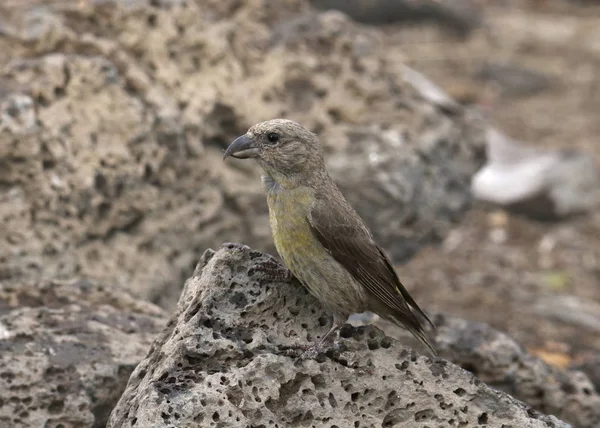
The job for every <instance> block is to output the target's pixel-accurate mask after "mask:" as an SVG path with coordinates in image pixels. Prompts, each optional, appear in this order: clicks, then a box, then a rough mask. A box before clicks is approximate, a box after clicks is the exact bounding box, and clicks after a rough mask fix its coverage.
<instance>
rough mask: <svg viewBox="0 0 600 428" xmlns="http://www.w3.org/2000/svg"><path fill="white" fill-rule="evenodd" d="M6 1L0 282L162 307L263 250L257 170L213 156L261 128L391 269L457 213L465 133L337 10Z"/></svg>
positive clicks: (470, 162)
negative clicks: (360, 226)
mask: <svg viewBox="0 0 600 428" xmlns="http://www.w3.org/2000/svg"><path fill="white" fill-rule="evenodd" d="M12 4H13V5H20V6H19V7H17V6H15V7H14V9H15V10H11V14H10V17H9V18H8V17H7V16H8V15H3V17H2V19H0V32H1V33H2V35H3V37H1V38H0V222H1V223H2V224H3V225H4V226H5V227H3V228H2V230H0V278H13V279H14V278H20V277H27V278H38V277H40V276H41V275H42V272H43V274H44V275H45V276H46V277H50V278H57V277H72V276H77V277H82V276H85V277H95V278H99V279H102V280H106V281H109V282H114V283H118V284H123V285H126V286H127V287H128V288H129V289H130V290H131V291H132V292H134V293H135V294H136V295H137V296H140V297H143V298H146V299H150V300H152V301H154V302H158V303H160V304H162V305H166V306H169V303H171V304H174V303H175V302H176V298H177V296H178V295H179V291H180V290H178V289H174V288H172V287H170V285H171V284H181V283H183V282H184V279H185V278H187V277H188V276H189V275H190V274H191V272H192V270H193V267H194V264H195V261H196V260H197V258H198V256H199V254H200V253H201V251H202V250H203V249H205V248H209V247H214V246H216V245H220V243H221V242H226V241H230V240H232V239H233V238H235V239H236V240H238V241H240V242H245V243H248V244H251V245H252V246H253V247H256V248H258V249H261V250H265V251H269V252H273V251H274V249H273V247H272V243H271V242H272V241H271V238H270V231H269V227H268V220H267V217H266V212H267V207H266V202H265V198H264V195H263V194H262V189H261V184H260V180H259V174H260V172H259V169H258V167H257V166H256V165H254V164H253V163H252V162H242V161H232V162H227V163H223V162H221V155H222V151H223V149H224V148H225V147H226V146H227V144H229V142H231V141H232V140H233V139H234V138H235V137H237V136H238V135H240V134H242V133H244V132H245V131H246V130H247V128H248V127H249V126H251V125H253V124H254V123H256V122H258V121H261V120H266V119H271V118H274V117H282V116H283V117H288V118H290V119H294V120H296V121H298V122H300V123H302V124H303V125H305V126H307V127H308V128H310V129H311V130H313V131H315V132H317V133H318V134H319V135H320V136H321V138H322V141H323V143H324V145H325V146H326V149H327V160H328V163H330V165H331V168H332V171H333V174H334V178H335V179H336V180H337V181H338V182H339V184H340V185H341V187H342V190H343V191H344V193H345V194H346V195H347V196H348V198H349V199H350V201H351V202H352V203H353V204H354V205H355V206H356V208H357V209H358V211H359V212H360V213H361V214H362V215H363V216H365V218H366V220H367V221H368V222H369V225H370V226H371V227H372V229H373V231H374V233H375V235H376V236H377V237H378V239H379V241H380V242H381V243H382V245H384V246H385V247H386V249H388V250H389V252H390V254H391V256H392V257H393V258H394V259H395V261H400V260H402V259H405V258H406V257H408V256H410V255H411V254H412V253H413V252H414V251H415V250H416V249H417V248H418V247H419V246H420V245H422V244H424V243H429V242H432V241H436V240H439V239H440V238H441V237H443V236H445V234H446V232H447V231H448V230H449V228H450V227H451V226H452V224H453V223H454V222H456V221H457V219H459V218H460V217H461V215H462V213H463V212H464V211H465V210H466V209H467V208H468V207H469V204H470V201H471V197H470V193H469V181H470V177H471V176H472V175H473V173H474V172H475V171H476V170H477V168H478V167H479V166H480V164H481V163H482V161H483V152H484V149H485V138H484V135H483V132H482V126H481V124H480V123H479V122H478V121H477V120H475V119H474V118H472V117H471V116H470V115H469V114H467V113H466V112H465V111H462V110H461V109H454V110H448V109H447V108H445V107H444V106H440V105H437V104H436V103H435V102H432V101H431V100H429V99H428V98H427V97H426V96H424V95H423V94H422V93H421V92H420V91H419V90H417V89H415V87H414V86H413V85H412V84H411V82H410V78H409V77H407V75H406V74H405V73H404V72H403V68H402V58H400V57H397V55H389V54H388V52H387V51H386V48H385V44H383V43H382V41H381V38H382V33H381V32H380V30H378V29H375V28H367V27H361V26H360V25H358V24H355V23H353V22H352V21H351V20H349V19H348V18H347V17H346V16H345V15H343V14H341V13H340V12H335V11H320V12H318V11H316V10H314V9H313V8H312V7H311V5H310V2H309V1H308V0H285V1H279V0H277V1H276V2H274V1H264V0H248V1H244V2H240V1H238V0H202V1H201V0H197V1H185V2H184V1H174V0H173V1H166V0H165V1H145V0H134V1H129V0H128V1H123V0H121V1H111V0H101V1H84V2H75V1H73V2H50V3H47V2H39V1H27V2H22V3H19V2H13V3H12ZM36 4H37V6H35V5H36ZM31 5H34V6H31ZM340 159H343V160H344V162H345V163H342V162H340V161H339V160H340ZM348 165H351V167H349V166H348ZM365 177H368V178H369V179H368V180H365ZM399 183H400V184H399ZM371 213H377V215H372V214H371ZM390 219H391V220H392V221H390Z"/></svg>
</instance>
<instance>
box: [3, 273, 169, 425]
mask: <svg viewBox="0 0 600 428" xmlns="http://www.w3.org/2000/svg"><path fill="white" fill-rule="evenodd" d="M163 317H164V313H163V312H162V311H161V310H160V309H159V308H157V307H155V306H153V305H151V304H149V303H144V302H138V301H136V300H135V299H133V298H132V297H131V296H130V295H128V294H127V293H125V292H123V291H118V290H116V289H112V288H111V287H109V286H106V285H101V284H98V283H94V282H90V281H84V280H80V281H74V282H64V283H61V282H56V281H46V282H42V283H26V282H11V283H8V282H6V283H2V284H1V285H0V350H1V352H0V367H2V368H1V369H0V426H3V427H42V426H43V427H64V428H74V427H81V428H85V427H90V428H92V427H94V428H100V427H104V426H106V421H107V418H108V416H109V413H110V411H111V409H112V408H113V407H114V405H115V403H116V402H117V400H118V399H119V396H120V395H121V393H122V391H123V389H124V388H125V384H126V383H127V379H128V378H129V375H130V374H131V372H132V371H133V369H134V368H135V366H136V365H137V363H138V362H139V361H140V360H141V359H142V358H143V357H144V355H145V354H146V352H147V349H148V347H149V345H150V343H151V340H152V338H153V337H154V336H155V334H156V333H157V332H158V331H159V330H160V329H161V328H162V327H163V326H164V318H163Z"/></svg>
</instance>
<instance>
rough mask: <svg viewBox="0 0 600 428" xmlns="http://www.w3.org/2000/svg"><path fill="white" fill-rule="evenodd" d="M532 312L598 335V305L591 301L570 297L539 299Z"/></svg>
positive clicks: (599, 315) (599, 326)
mask: <svg viewBox="0 0 600 428" xmlns="http://www.w3.org/2000/svg"><path fill="white" fill-rule="evenodd" d="M533 310H534V311H535V312H537V313H538V314H540V315H542V316H544V317H545V318H550V319H555V320H559V321H561V322H563V323H566V324H571V325H574V326H576V327H578V328H580V329H584V330H588V331H590V332H595V333H597V334H600V303H597V302H595V301H593V300H590V299H584V298H582V297H578V296H571V295H553V296H552V295H551V296H545V297H541V298H539V299H538V300H537V302H535V304H534V307H533Z"/></svg>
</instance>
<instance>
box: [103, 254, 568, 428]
mask: <svg viewBox="0 0 600 428" xmlns="http://www.w3.org/2000/svg"><path fill="white" fill-rule="evenodd" d="M269 260H271V258H270V257H269V256H266V255H263V254H261V253H259V252H257V251H253V250H251V249H250V248H249V247H246V246H241V245H237V244H227V245H224V246H223V247H221V249H220V250H219V251H217V252H216V253H213V252H209V253H207V255H206V256H205V257H204V260H203V261H202V262H201V263H200V264H199V265H198V268H197V269H196V271H195V273H194V275H193V276H192V277H191V278H190V279H189V280H188V281H187V282H186V285H185V287H184V290H183V293H182V295H181V298H180V300H179V303H178V305H177V309H176V311H175V313H174V315H173V316H172V318H171V319H170V321H169V323H168V325H167V328H166V329H165V330H164V331H163V332H162V333H161V334H160V335H159V336H158V338H157V339H156V341H155V342H154V344H153V345H152V348H151V350H150V353H149V354H148V356H147V358H146V359H145V360H144V361H142V362H141V363H140V364H139V365H138V367H137V368H136V369H135V371H134V372H133V374H132V376H131V378H130V380H129V383H128V385H127V389H126V390H125V392H124V394H123V396H122V397H121V399H120V401H119V404H118V405H117V406H116V407H115V409H114V410H113V412H112V414H111V417H110V419H109V422H108V425H107V426H108V427H109V428H116V427H119V428H121V427H132V426H135V427H138V428H145V427H156V428H160V427H169V426H173V425H176V426H179V427H186V426H198V425H202V426H205V425H206V426H223V427H225V426H226V427H246V426H271V427H274V426H296V425H301V424H302V425H307V426H308V425H314V426H325V425H326V426H332V427H335V426H337V427H350V426H364V427H375V426H378V427H379V426H397V427H416V426H423V427H424V426H438V425H443V426H446V425H448V426H455V425H469V426H471V425H473V426H475V425H478V424H479V425H481V424H487V425H490V426H498V427H499V426H501V425H502V424H504V426H514V427H555V428H558V427H568V426H570V425H568V424H567V423H564V422H561V421H560V420H558V419H557V418H555V417H554V416H545V415H542V414H540V413H538V412H536V411H534V410H533V409H531V408H530V407H528V406H527V405H525V404H523V403H522V402H519V401H518V400H516V399H514V398H512V397H510V396H509V395H508V394H506V393H503V392H500V391H497V390H495V389H493V388H490V387H488V386H487V385H485V384H484V383H483V382H481V381H479V380H478V379H477V378H475V377H474V376H473V375H472V374H471V373H469V372H467V371H466V370H463V369H461V368H460V367H458V366H456V365H454V364H452V363H450V362H448V361H445V360H443V359H439V358H436V359H433V360H432V359H429V358H425V357H422V356H418V354H416V353H415V352H414V351H411V350H410V349H407V348H405V347H403V346H402V345H401V344H400V343H399V342H398V341H396V340H394V339H392V338H389V337H386V336H385V335H383V334H382V333H381V331H380V330H378V329H376V328H374V327H359V328H354V327H351V326H345V327H344V328H343V329H342V331H341V333H340V338H339V339H336V341H335V343H334V344H333V345H332V348H331V350H330V351H328V352H327V353H326V354H321V355H320V356H318V357H317V358H316V359H308V360H299V359H297V358H296V357H294V356H290V353H293V352H295V350H297V349H298V348H299V347H300V348H301V347H304V346H307V345H310V344H312V343H313V342H314V341H315V340H317V339H318V338H319V337H321V336H322V335H323V334H324V333H325V332H326V331H327V329H328V328H329V325H330V322H331V320H330V318H329V317H328V316H327V315H326V313H325V311H324V309H323V308H322V307H321V306H320V305H319V304H318V303H317V302H316V301H315V300H314V299H313V298H312V297H311V296H310V295H308V293H307V292H306V291H305V290H304V288H302V287H301V286H300V285H298V284H282V283H270V282H268V281H266V278H265V277H264V276H262V275H263V274H262V272H261V270H260V266H261V265H262V264H264V263H267V262H268V261H269ZM473 333H477V332H476V331H473ZM470 340H475V341H477V340H478V339H476V338H471V339H470ZM479 340H481V339H479ZM477 344H478V343H477ZM480 367H481V369H482V370H485V369H486V366H485V364H481V366H480Z"/></svg>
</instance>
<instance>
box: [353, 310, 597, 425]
mask: <svg viewBox="0 0 600 428" xmlns="http://www.w3.org/2000/svg"><path fill="white" fill-rule="evenodd" d="M431 318H432V320H433V322H434V323H435V325H436V327H437V329H436V332H435V333H436V334H435V340H436V349H437V351H438V353H439V355H440V356H441V357H443V358H445V359H446V360H448V361H451V362H452V363H454V364H456V365H458V366H460V367H462V368H464V369H466V370H468V371H470V372H471V373H473V374H474V375H476V376H477V378H478V379H479V380H481V381H483V382H485V383H486V384H487V385H490V386H492V387H494V388H496V389H499V390H501V391H504V392H506V393H508V394H510V395H511V396H513V397H515V398H517V399H519V400H521V401H523V402H525V403H527V404H529V405H530V406H532V407H533V408H534V409H535V410H536V411H538V412H541V413H545V414H552V415H556V416H557V417H559V418H561V419H562V420H564V421H567V422H570V423H572V424H573V425H574V426H577V427H582V428H583V427H586V428H595V427H598V426H600V393H599V392H598V390H596V389H595V385H594V377H593V373H590V374H589V376H590V377H588V372H590V370H589V367H581V368H580V370H581V371H579V370H562V369H559V368H556V367H552V366H549V365H548V364H546V363H544V362H543V361H542V360H541V359H539V358H536V357H533V356H532V355H531V354H529V353H528V352H527V351H526V350H525V349H524V348H523V347H522V346H521V345H519V344H518V343H517V342H516V341H515V340H514V339H512V338H511V337H509V336H508V335H506V334H505V333H503V332H500V331H498V330H495V329H494V328H492V327H490V326H489V325H487V324H484V323H478V322H474V321H467V320H464V319H461V318H457V317H452V316H449V315H447V314H441V313H436V314H432V316H431ZM351 322H352V324H353V325H356V326H361V325H368V324H373V325H375V326H377V327H379V328H380V329H381V330H382V331H383V332H384V333H385V334H386V335H389V336H390V337H393V338H395V339H397V340H399V341H400V342H401V343H403V344H406V345H409V346H411V347H419V346H421V347H422V345H420V344H419V343H418V342H417V341H416V340H415V339H414V338H413V337H412V336H411V335H410V333H408V332H407V331H406V330H404V329H401V328H399V327H397V326H396V325H394V324H392V323H390V322H387V321H385V320H382V319H380V318H379V317H377V316H373V315H372V314H367V313H365V314H361V316H353V317H352V319H351ZM417 349H419V348H417ZM591 364H593V363H591ZM532 412H533V410H532ZM532 414H533V413H532Z"/></svg>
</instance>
